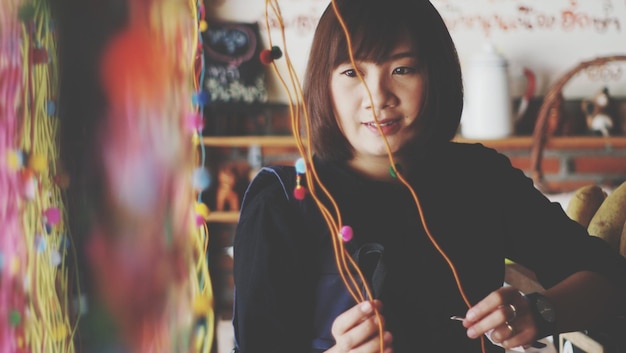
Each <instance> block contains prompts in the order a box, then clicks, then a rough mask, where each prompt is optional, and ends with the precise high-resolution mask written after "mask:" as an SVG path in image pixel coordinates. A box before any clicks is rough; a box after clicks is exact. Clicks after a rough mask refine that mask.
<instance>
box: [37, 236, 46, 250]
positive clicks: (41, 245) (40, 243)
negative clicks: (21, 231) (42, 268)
mask: <svg viewBox="0 0 626 353" xmlns="http://www.w3.org/2000/svg"><path fill="white" fill-rule="evenodd" d="M46 246H47V243H46V238H44V237H43V236H41V235H37V236H35V248H36V249H37V252H39V253H42V252H44V251H45V250H46Z"/></svg>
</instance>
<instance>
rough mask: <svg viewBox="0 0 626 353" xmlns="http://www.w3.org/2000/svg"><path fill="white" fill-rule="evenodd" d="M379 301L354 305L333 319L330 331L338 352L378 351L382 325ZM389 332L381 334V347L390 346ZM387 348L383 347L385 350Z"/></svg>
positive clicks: (366, 352)
mask: <svg viewBox="0 0 626 353" xmlns="http://www.w3.org/2000/svg"><path fill="white" fill-rule="evenodd" d="M381 308H382V305H381V303H380V301H371V302H363V303H359V304H357V305H355V306H354V307H352V308H351V309H349V310H347V311H346V312H344V313H343V314H341V315H340V316H338V317H337V319H335V322H334V323H333V326H332V329H331V332H332V334H333V337H334V338H335V347H336V348H337V350H336V351H338V352H347V351H351V352H355V353H368V352H380V347H381V341H380V338H381V337H380V328H381V327H384V321H383V317H382V315H380V309H381ZM391 339H392V338H391V334H390V333H389V332H385V333H384V334H383V342H384V344H383V347H391ZM386 351H387V350H386V349H385V352H386Z"/></svg>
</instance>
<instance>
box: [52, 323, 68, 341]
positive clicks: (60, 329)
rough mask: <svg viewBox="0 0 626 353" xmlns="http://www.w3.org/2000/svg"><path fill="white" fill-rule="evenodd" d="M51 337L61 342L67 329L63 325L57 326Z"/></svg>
mask: <svg viewBox="0 0 626 353" xmlns="http://www.w3.org/2000/svg"><path fill="white" fill-rule="evenodd" d="M52 337H53V338H54V339H55V340H56V341H63V340H65V338H66V337H67V328H66V327H65V326H64V325H58V326H56V327H55V328H54V329H53V330H52Z"/></svg>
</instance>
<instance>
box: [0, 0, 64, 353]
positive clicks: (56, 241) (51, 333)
mask: <svg viewBox="0 0 626 353" xmlns="http://www.w3.org/2000/svg"><path fill="white" fill-rule="evenodd" d="M8 2H9V3H8V4H6V3H3V5H2V7H3V11H2V15H1V16H0V136H1V137H0V194H1V195H2V197H1V198H0V224H2V225H3V234H2V236H1V237H0V322H1V324H0V351H2V352H51V353H56V352H64V353H65V352H74V347H73V344H72V341H73V335H74V333H75V331H76V320H73V319H71V318H70V316H69V314H68V313H69V312H70V310H69V307H70V298H69V295H68V293H67V288H68V286H67V284H68V276H69V268H68V256H71V255H73V254H74V252H73V249H72V247H71V244H70V241H69V237H68V230H67V227H66V217H67V214H66V210H65V206H64V197H63V194H64V188H65V187H66V186H67V178H66V177H65V176H64V175H63V173H62V171H61V170H60V169H59V168H58V166H57V162H58V159H59V143H58V142H59V141H58V139H59V121H58V116H57V109H56V98H57V95H58V92H57V82H58V77H57V55H56V53H57V48H56V40H55V32H54V24H53V21H52V18H51V15H50V9H49V7H48V4H47V3H46V2H45V1H43V0H33V1H28V2H27V1H16V0H13V1H11V0H9V1H8Z"/></svg>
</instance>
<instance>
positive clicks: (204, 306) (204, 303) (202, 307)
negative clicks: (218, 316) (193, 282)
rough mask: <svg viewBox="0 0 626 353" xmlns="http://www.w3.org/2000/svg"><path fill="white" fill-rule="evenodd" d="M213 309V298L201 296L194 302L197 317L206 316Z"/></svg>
mask: <svg viewBox="0 0 626 353" xmlns="http://www.w3.org/2000/svg"><path fill="white" fill-rule="evenodd" d="M212 308H213V298H211V297H209V296H207V295H199V296H197V297H196V300H195V301H194V302H193V312H194V313H195V314H196V315H206V314H207V313H209V312H211V310H212Z"/></svg>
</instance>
